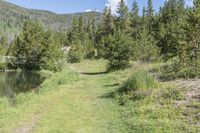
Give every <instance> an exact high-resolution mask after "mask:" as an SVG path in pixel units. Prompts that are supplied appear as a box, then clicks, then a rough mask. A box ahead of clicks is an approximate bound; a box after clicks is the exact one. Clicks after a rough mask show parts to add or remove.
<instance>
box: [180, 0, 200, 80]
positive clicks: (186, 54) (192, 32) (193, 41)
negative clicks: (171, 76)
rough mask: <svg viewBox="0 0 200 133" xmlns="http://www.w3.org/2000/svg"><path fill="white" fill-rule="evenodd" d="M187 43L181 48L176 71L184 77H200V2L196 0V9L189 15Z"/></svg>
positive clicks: (183, 42)
mask: <svg viewBox="0 0 200 133" xmlns="http://www.w3.org/2000/svg"><path fill="white" fill-rule="evenodd" d="M185 30H186V32H185V33H186V41H182V42H181V43H180V47H179V54H178V59H179V60H178V61H179V62H178V64H177V66H178V67H177V66H176V71H178V73H179V74H181V75H182V76H184V77H195V76H199V75H200V38H199V33H200V1H199V0H194V7H193V9H192V10H191V11H190V12H189V13H188V19H187V26H186V28H185Z"/></svg>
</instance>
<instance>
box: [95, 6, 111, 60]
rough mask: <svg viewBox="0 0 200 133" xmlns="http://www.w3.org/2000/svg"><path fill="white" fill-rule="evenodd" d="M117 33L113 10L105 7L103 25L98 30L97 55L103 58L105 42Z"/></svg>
mask: <svg viewBox="0 0 200 133" xmlns="http://www.w3.org/2000/svg"><path fill="white" fill-rule="evenodd" d="M114 32H115V24H114V18H113V16H112V15H111V9H110V7H105V9H104V12H103V17H102V20H101V23H100V24H99V26H98V30H97V37H96V41H97V45H96V49H97V54H98V57H99V58H101V57H103V56H104V54H105V40H106V38H107V37H108V36H109V35H113V34H114Z"/></svg>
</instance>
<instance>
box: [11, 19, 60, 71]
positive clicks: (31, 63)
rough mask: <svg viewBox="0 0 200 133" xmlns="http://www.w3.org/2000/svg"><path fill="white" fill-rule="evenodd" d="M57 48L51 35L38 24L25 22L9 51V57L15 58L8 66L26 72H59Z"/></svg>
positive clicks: (58, 51) (58, 52)
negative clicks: (43, 70)
mask: <svg viewBox="0 0 200 133" xmlns="http://www.w3.org/2000/svg"><path fill="white" fill-rule="evenodd" d="M59 46H60V45H57V44H55V42H54V37H53V34H52V33H50V32H45V31H44V28H43V27H42V25H41V24H40V23H38V22H37V21H31V20H26V21H25V23H24V25H23V30H22V33H21V34H20V35H19V36H18V37H16V38H15V39H14V41H13V44H12V45H11V48H10V49H9V52H8V53H9V55H11V56H14V57H15V58H16V61H15V62H12V63H11V64H10V66H11V67H14V68H21V69H26V70H40V69H48V70H55V71H56V70H59V69H58V68H60V67H61V64H58V62H59V60H61V59H62V56H61V55H62V52H61V48H60V47H59ZM60 62H61V61H60Z"/></svg>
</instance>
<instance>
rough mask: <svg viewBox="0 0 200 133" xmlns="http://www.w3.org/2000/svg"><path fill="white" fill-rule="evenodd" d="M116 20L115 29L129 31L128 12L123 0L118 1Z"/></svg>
mask: <svg viewBox="0 0 200 133" xmlns="http://www.w3.org/2000/svg"><path fill="white" fill-rule="evenodd" d="M116 12H117V14H118V16H117V20H116V25H117V28H118V29H120V30H121V31H124V32H127V31H128V30H129V24H130V22H129V11H128V6H127V5H126V3H125V1H124V0H120V2H119V4H118V8H117V11H116Z"/></svg>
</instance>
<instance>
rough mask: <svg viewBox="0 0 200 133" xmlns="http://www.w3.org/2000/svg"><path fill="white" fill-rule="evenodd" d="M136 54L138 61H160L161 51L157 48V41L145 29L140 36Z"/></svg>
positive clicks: (135, 50)
mask: <svg viewBox="0 0 200 133" xmlns="http://www.w3.org/2000/svg"><path fill="white" fill-rule="evenodd" d="M134 54H135V59H136V60H137V59H139V60H141V61H143V62H149V61H154V60H156V59H158V54H159V49H158V47H157V46H156V41H155V39H154V38H153V36H152V35H150V34H149V33H148V31H147V30H145V29H144V30H142V31H141V33H140V34H139V38H138V40H137V44H136V46H135V49H134Z"/></svg>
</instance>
